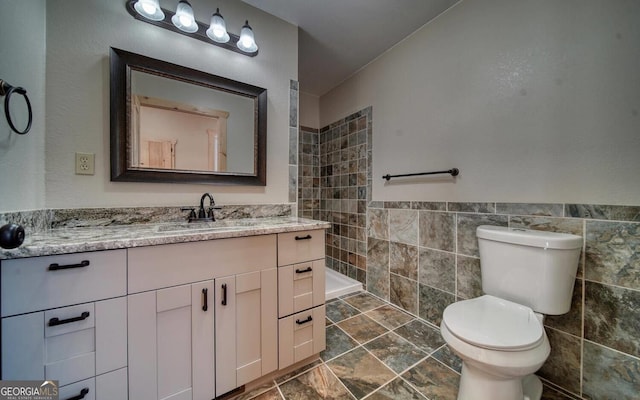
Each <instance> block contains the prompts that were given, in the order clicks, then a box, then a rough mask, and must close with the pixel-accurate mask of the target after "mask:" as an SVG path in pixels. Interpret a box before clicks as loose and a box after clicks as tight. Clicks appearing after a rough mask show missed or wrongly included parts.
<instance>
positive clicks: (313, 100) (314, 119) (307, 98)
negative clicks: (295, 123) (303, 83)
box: [299, 91, 320, 128]
mask: <svg viewBox="0 0 640 400" xmlns="http://www.w3.org/2000/svg"><path fill="white" fill-rule="evenodd" d="M299 102H300V126H306V127H307V128H319V127H320V98H319V97H318V96H314V95H312V94H309V93H305V92H302V91H301V92H300V100H299Z"/></svg>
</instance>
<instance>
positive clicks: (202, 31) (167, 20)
mask: <svg viewBox="0 0 640 400" xmlns="http://www.w3.org/2000/svg"><path fill="white" fill-rule="evenodd" d="M137 1H138V0H127V4H126V7H127V12H129V14H131V16H132V17H133V18H135V19H137V20H139V21H143V22H146V23H148V24H151V25H155V26H158V27H160V28H164V29H168V30H170V31H172V32H176V33H179V34H181V35H184V36H187V37H190V38H192V39H198V40H200V41H203V42H205V43H208V44H211V45H214V46H218V47H222V48H224V49H227V50H230V51H233V52H235V53H238V54H242V55H245V56H248V57H255V56H257V55H258V51H259V50H256V51H254V52H246V51H242V50H240V49H239V48H238V40H239V39H240V37H239V36H238V35H234V34H233V33H231V32H228V34H229V41H228V42H226V43H218V42H214V41H213V40H211V39H209V37H208V36H207V33H206V31H207V29H209V26H208V25H205V24H203V23H201V22H200V21H198V20H195V21H196V24H197V25H198V30H197V31H195V32H193V33H187V32H183V31H181V30H180V29H178V28H176V27H175V26H174V25H173V23H172V22H171V18H173V16H174V15H175V13H174V12H172V11H170V10H167V9H165V8H161V10H162V11H163V12H164V15H165V17H164V19H162V20H160V21H153V20H150V19H147V18H145V17H143V16H142V15H140V14H138V12H137V11H136V10H135V8H134V4H135V3H136V2H137Z"/></svg>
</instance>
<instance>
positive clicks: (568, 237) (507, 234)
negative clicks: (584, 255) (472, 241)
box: [476, 225, 582, 250]
mask: <svg viewBox="0 0 640 400" xmlns="http://www.w3.org/2000/svg"><path fill="white" fill-rule="evenodd" d="M476 236H477V237H478V238H479V239H487V240H493V241H496V242H504V243H513V244H520V245H524V246H532V247H540V248H545V249H561V250H569V249H579V248H581V247H582V236H578V235H573V234H570V233H559V232H547V231H536V230H531V229H521V228H508V227H506V226H492V225H480V226H479V227H478V228H477V229H476Z"/></svg>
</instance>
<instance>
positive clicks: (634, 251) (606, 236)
mask: <svg viewBox="0 0 640 400" xmlns="http://www.w3.org/2000/svg"><path fill="white" fill-rule="evenodd" d="M639 249H640V223H633V222H609V221H587V223H586V254H585V277H586V278H587V279H588V280H592V281H597V282H602V283H609V284H612V285H618V286H623V287H626V288H632V289H640V252H639V251H638V250H639Z"/></svg>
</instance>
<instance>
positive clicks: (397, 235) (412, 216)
mask: <svg viewBox="0 0 640 400" xmlns="http://www.w3.org/2000/svg"><path fill="white" fill-rule="evenodd" d="M389 239H391V240H392V241H394V242H400V243H407V244H412V245H415V246H417V245H418V211H415V210H395V209H393V210H389Z"/></svg>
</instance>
